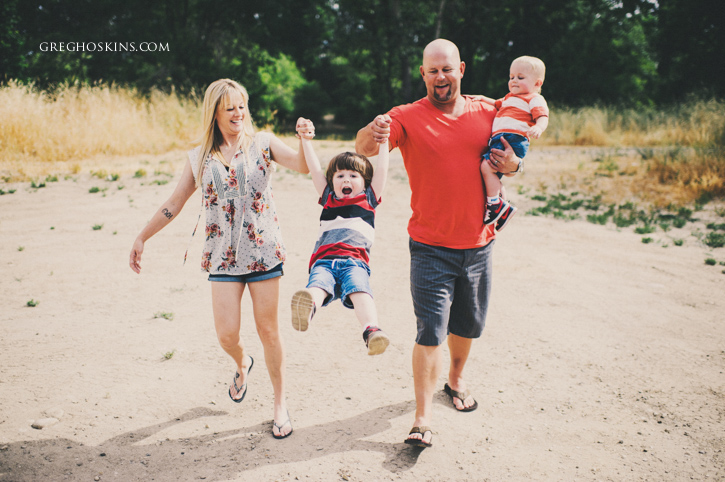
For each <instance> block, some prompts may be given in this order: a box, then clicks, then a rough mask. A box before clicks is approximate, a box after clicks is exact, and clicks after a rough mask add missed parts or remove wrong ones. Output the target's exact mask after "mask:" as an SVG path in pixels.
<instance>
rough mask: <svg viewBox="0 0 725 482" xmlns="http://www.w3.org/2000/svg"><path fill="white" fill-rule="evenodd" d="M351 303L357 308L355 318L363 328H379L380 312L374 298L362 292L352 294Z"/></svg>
mask: <svg viewBox="0 0 725 482" xmlns="http://www.w3.org/2000/svg"><path fill="white" fill-rule="evenodd" d="M350 301H351V302H352V306H354V307H355V316H356V317H357V321H359V322H360V326H361V327H362V328H367V327H368V326H378V312H377V309H376V308H375V300H373V297H372V296H370V295H369V294H367V293H362V292H360V293H350Z"/></svg>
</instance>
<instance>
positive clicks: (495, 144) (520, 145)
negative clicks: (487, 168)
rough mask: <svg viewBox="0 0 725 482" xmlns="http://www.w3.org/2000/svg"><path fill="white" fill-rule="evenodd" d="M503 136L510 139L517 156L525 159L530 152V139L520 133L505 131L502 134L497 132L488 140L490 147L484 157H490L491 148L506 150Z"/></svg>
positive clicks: (509, 141)
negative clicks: (502, 140) (502, 139)
mask: <svg viewBox="0 0 725 482" xmlns="http://www.w3.org/2000/svg"><path fill="white" fill-rule="evenodd" d="M502 137H503V138H504V139H506V140H507V141H508V143H509V144H510V145H511V149H513V151H514V153H515V154H516V157H518V158H519V159H523V158H524V157H525V156H526V154H527V153H528V152H529V140H528V139H527V138H526V137H524V136H522V135H520V134H512V133H510V132H504V133H501V134H496V135H495V136H493V137H492V138H491V139H490V140H489V141H488V148H489V149H488V151H487V152H486V153H485V154H484V155H483V158H484V159H488V158H489V157H490V152H491V149H501V150H502V151H503V150H504V148H503V142H501V138H502Z"/></svg>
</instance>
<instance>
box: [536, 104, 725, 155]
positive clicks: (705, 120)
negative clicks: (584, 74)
mask: <svg viewBox="0 0 725 482" xmlns="http://www.w3.org/2000/svg"><path fill="white" fill-rule="evenodd" d="M723 136H725V102H722V101H718V100H709V101H705V100H692V101H689V102H686V103H684V104H681V105H677V106H674V107H667V108H659V109H654V108H649V109H648V108H642V109H625V108H616V107H583V108H578V109H572V108H562V109H557V108H552V115H551V120H550V123H549V128H548V129H547V130H546V133H545V134H544V135H543V136H542V138H541V139H540V140H537V141H536V143H537V144H539V145H569V146H602V147H604V146H610V147H663V146H679V147H709V146H713V145H723Z"/></svg>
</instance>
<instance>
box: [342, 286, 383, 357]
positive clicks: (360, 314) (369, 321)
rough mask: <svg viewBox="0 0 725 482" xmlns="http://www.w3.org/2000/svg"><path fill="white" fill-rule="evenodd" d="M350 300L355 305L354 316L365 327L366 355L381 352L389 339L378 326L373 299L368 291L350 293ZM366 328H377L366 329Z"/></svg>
mask: <svg viewBox="0 0 725 482" xmlns="http://www.w3.org/2000/svg"><path fill="white" fill-rule="evenodd" d="M350 301H351V302H352V305H353V306H354V307H355V316H356V317H357V320H358V322H360V326H361V327H362V328H363V329H365V333H363V339H364V340H365V343H366V344H367V347H368V355H379V354H381V353H383V352H384V351H385V349H386V348H387V347H388V345H389V344H390V339H389V338H388V336H387V335H386V334H385V333H383V331H382V330H380V329H379V328H378V312H377V309H376V308H375V300H373V297H372V296H370V295H369V294H368V293H363V292H358V293H350ZM368 328H377V329H375V330H368ZM366 335H367V336H366Z"/></svg>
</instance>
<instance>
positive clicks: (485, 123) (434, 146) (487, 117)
mask: <svg viewBox="0 0 725 482" xmlns="http://www.w3.org/2000/svg"><path fill="white" fill-rule="evenodd" d="M464 99H465V101H466V105H465V110H464V113H463V114H462V115H461V116H459V117H457V118H453V117H450V116H448V115H446V114H444V113H443V112H441V111H440V110H438V109H437V108H436V107H435V106H433V104H431V102H430V101H429V100H428V99H427V98H423V99H420V100H418V101H416V102H414V103H412V104H406V105H401V106H398V107H395V108H393V109H391V110H390V112H388V115H390V117H391V119H392V123H391V128H390V140H389V143H390V148H391V149H392V148H394V147H398V148H400V151H401V152H402V154H403V161H404V163H405V169H406V171H407V172H408V179H409V181H410V188H411V191H412V196H411V200H410V205H411V208H412V209H413V216H412V217H411V218H410V221H409V222H408V234H409V235H410V237H411V238H412V239H413V240H415V241H418V242H420V243H425V244H430V245H433V246H444V247H447V248H454V249H469V248H477V247H481V246H484V245H486V244H488V243H489V242H490V241H491V240H492V239H493V238H494V237H495V233H494V225H493V224H490V225H488V226H485V225H484V224H483V217H484V210H485V203H486V195H485V191H484V188H483V181H482V179H481V171H480V166H481V155H482V154H483V152H484V149H485V148H486V146H487V145H488V139H489V138H490V136H491V126H492V124H493V119H494V117H495V116H496V109H495V108H494V107H493V106H491V105H488V104H486V103H485V102H483V101H474V100H472V99H471V98H470V97H468V96H464Z"/></svg>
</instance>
